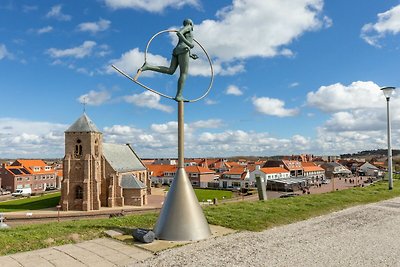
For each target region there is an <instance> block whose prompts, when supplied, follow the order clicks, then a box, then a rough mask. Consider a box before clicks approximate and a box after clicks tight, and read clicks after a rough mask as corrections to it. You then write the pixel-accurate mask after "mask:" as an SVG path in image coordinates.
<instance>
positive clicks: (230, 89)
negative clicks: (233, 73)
mask: <svg viewBox="0 0 400 267" xmlns="http://www.w3.org/2000/svg"><path fill="white" fill-rule="evenodd" d="M225 94H227V95H235V96H241V95H243V92H242V91H241V90H240V89H239V87H237V86H236V85H229V86H228V88H226V91H225Z"/></svg>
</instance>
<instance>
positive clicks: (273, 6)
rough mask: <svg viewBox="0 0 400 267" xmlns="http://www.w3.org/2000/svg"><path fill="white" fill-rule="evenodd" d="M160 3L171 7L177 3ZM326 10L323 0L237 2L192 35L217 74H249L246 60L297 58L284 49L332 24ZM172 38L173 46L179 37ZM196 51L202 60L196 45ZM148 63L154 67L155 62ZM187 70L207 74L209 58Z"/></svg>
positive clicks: (115, 0) (114, 0)
mask: <svg viewBox="0 0 400 267" xmlns="http://www.w3.org/2000/svg"><path fill="white" fill-rule="evenodd" d="M162 2H163V3H164V4H165V5H169V4H171V3H172V2H175V1H162ZM179 2H180V3H185V1H179ZM193 2H197V1H193ZM106 3H107V4H108V5H109V6H113V7H114V8H117V7H121V8H122V7H128V6H130V7H133V6H134V5H136V4H137V3H141V4H146V5H147V6H149V5H150V1H149V2H148V3H147V2H146V1H135V0H132V1H124V0H108V1H107V0H106ZM151 3H152V4H156V3H158V1H151ZM322 7H323V0H298V1H292V0H269V1H257V0H233V3H232V5H230V6H227V7H224V8H222V9H221V10H219V11H218V12H217V14H216V16H217V19H215V20H211V19H209V20H204V21H202V22H201V23H200V24H198V25H197V24H196V25H195V26H194V36H195V38H196V40H198V41H199V42H200V43H201V44H202V45H203V46H204V47H205V49H206V50H207V52H208V53H209V54H210V55H211V57H212V58H213V67H214V73H215V74H216V75H235V74H237V73H240V72H243V71H245V60H246V59H249V58H252V57H275V56H289V57H291V56H293V55H294V53H293V52H292V51H291V50H290V49H288V48H287V47H285V46H287V45H289V44H290V43H292V42H293V41H294V40H295V39H297V38H299V37H300V36H301V35H303V34H304V33H305V32H307V31H315V30H318V29H321V28H323V27H329V26H330V25H332V21H331V20H330V19H329V18H328V17H326V16H325V17H323V16H322ZM178 27H180V26H178ZM178 27H175V28H178ZM170 36H171V42H172V43H173V44H175V43H176V36H174V34H171V35H170ZM242 40H250V41H242ZM135 50H138V49H137V48H135ZM171 50H172V48H171ZM131 51H132V50H131ZM193 52H194V53H196V54H198V55H199V56H204V55H203V52H202V51H201V49H200V48H199V47H197V46H195V49H194V50H193ZM128 53H129V52H128ZM127 63H128V66H126V67H127V69H129V70H131V71H136V69H137V68H138V67H140V65H136V66H135V68H133V63H129V62H127ZM141 63H143V61H141ZM149 63H152V64H153V62H151V60H149ZM163 65H164V64H163ZM167 65H169V63H167ZM164 66H166V65H164ZM189 72H190V74H191V75H199V76H209V75H210V69H209V64H208V62H207V59H206V58H205V57H203V58H200V59H198V60H195V61H191V65H190V69H189Z"/></svg>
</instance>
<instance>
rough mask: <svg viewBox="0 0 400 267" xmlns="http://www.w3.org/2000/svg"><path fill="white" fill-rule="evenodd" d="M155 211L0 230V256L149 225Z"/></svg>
mask: <svg viewBox="0 0 400 267" xmlns="http://www.w3.org/2000/svg"><path fill="white" fill-rule="evenodd" d="M157 216H158V214H157V213H154V212H153V213H147V214H141V215H131V216H124V217H117V218H112V219H96V220H77V221H65V222H59V223H57V222H54V223H46V224H33V225H27V226H18V227H15V228H11V229H7V230H1V231H0V255H6V254H12V253H17V252H22V251H30V250H35V249H41V248H46V247H49V246H58V245H63V244H70V243H76V242H80V241H83V240H91V239H94V238H99V237H104V231H105V230H109V229H116V228H117V229H122V230H125V231H126V233H127V234H128V233H129V234H130V231H128V229H127V228H128V227H129V228H137V227H140V228H150V227H152V226H153V225H154V224H155V222H156V219H157Z"/></svg>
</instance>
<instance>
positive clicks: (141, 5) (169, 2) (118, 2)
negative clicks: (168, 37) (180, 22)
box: [104, 0, 200, 13]
mask: <svg viewBox="0 0 400 267" xmlns="http://www.w3.org/2000/svg"><path fill="white" fill-rule="evenodd" d="M104 1H105V3H106V5H107V6H109V7H111V8H113V9H121V8H132V9H139V10H140V9H141V10H146V11H148V12H155V13H159V12H162V11H164V10H165V9H166V8H168V7H171V8H175V9H179V8H182V7H183V6H186V5H188V6H194V7H199V6H200V1H199V0H104Z"/></svg>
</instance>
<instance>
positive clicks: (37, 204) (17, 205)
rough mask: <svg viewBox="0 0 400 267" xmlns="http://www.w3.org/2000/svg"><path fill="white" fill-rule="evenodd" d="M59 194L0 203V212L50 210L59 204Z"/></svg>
mask: <svg viewBox="0 0 400 267" xmlns="http://www.w3.org/2000/svg"><path fill="white" fill-rule="evenodd" d="M60 196H61V193H60V192H58V193H52V194H46V195H43V196H33V197H30V198H21V199H16V200H10V201H5V202H0V212H11V211H24V210H39V209H46V208H52V207H55V206H57V204H58V203H59V202H60Z"/></svg>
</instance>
